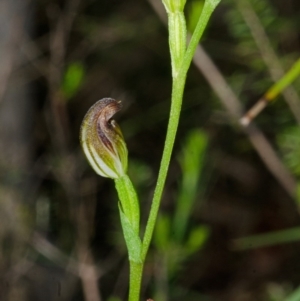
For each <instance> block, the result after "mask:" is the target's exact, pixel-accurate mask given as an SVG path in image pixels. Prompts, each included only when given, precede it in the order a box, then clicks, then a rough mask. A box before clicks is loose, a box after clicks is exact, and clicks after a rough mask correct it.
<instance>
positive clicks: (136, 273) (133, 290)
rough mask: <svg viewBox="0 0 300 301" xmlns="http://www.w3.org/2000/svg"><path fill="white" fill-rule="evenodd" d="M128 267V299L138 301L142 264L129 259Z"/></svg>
mask: <svg viewBox="0 0 300 301" xmlns="http://www.w3.org/2000/svg"><path fill="white" fill-rule="evenodd" d="M129 265H130V266H129V268H130V274H129V278H130V283H129V298H128V300H129V301H139V300H140V291H141V282H142V274H143V264H142V263H136V262H133V261H129Z"/></svg>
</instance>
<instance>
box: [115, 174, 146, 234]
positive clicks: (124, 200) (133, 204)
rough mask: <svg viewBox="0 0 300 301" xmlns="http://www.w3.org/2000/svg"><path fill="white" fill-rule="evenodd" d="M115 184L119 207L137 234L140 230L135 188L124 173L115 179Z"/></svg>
mask: <svg viewBox="0 0 300 301" xmlns="http://www.w3.org/2000/svg"><path fill="white" fill-rule="evenodd" d="M115 185H116V189H117V192H118V196H119V200H120V202H121V208H122V210H123V212H124V214H125V215H126V217H127V218H128V220H129V221H130V223H131V225H132V228H133V229H134V231H135V232H136V233H137V235H139V231H140V208H139V201H138V197H137V195H136V192H135V189H134V187H133V185H132V182H131V180H130V178H129V177H128V176H127V175H125V176H123V177H121V178H118V179H115Z"/></svg>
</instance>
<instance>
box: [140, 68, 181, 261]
mask: <svg viewBox="0 0 300 301" xmlns="http://www.w3.org/2000/svg"><path fill="white" fill-rule="evenodd" d="M183 75H184V76H183ZM184 85H185V74H183V73H180V74H179V75H178V77H177V78H176V79H174V81H173V90H172V104H171V110H170V117H169V123H168V129H167V136H166V140H165V146H164V150H163V156H162V160H161V164H160V169H159V174H158V179H157V183H156V187H155V191H154V196H153V200H152V205H151V209H150V215H149V219H148V222H147V226H146V230H145V235H144V239H143V245H142V260H145V257H146V255H147V251H148V248H149V245H150V241H151V238H152V235H153V230H154V227H155V222H156V218H157V213H158V209H159V206H160V200H161V196H162V192H163V189H164V185H165V181H166V177H167V173H168V168H169V163H170V159H171V155H172V150H173V145H174V141H175V137H176V132H177V127H178V123H179V116H180V109H181V104H182V96H183V90H184Z"/></svg>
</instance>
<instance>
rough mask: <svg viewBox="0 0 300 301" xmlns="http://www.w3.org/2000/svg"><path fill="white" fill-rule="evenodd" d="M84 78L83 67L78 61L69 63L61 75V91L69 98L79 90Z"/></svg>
mask: <svg viewBox="0 0 300 301" xmlns="http://www.w3.org/2000/svg"><path fill="white" fill-rule="evenodd" d="M83 78H84V67H83V64H82V63H80V62H74V63H71V64H70V65H69V66H68V67H67V69H66V71H65V74H64V76H63V82H62V87H61V90H62V93H63V94H64V96H65V98H66V99H67V100H69V99H70V98H71V97H73V96H74V95H75V94H76V93H77V91H78V90H79V88H80V86H81V84H82V82H83Z"/></svg>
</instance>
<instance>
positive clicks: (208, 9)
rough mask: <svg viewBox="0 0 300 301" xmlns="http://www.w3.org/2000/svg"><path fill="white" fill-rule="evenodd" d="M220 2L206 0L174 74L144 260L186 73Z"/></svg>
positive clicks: (170, 147) (167, 163)
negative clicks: (179, 65) (178, 67)
mask: <svg viewBox="0 0 300 301" xmlns="http://www.w3.org/2000/svg"><path fill="white" fill-rule="evenodd" d="M219 2H220V0H206V1H205V4H204V7H203V10H202V13H201V16H200V18H199V21H198V23H197V26H196V28H195V31H194V33H193V36H192V38H191V41H190V43H189V46H188V49H187V51H186V53H185V55H184V57H183V60H182V63H181V67H180V69H179V71H178V73H177V74H175V76H174V74H173V86H172V100H171V110H170V116H169V123H168V129H167V135H166V140H165V145H164V150H163V156H162V160H161V164H160V169H159V174H158V179H157V183H156V187H155V191H154V196H153V200H152V205H151V209H150V214H149V218H148V222H147V226H146V230H145V234H144V239H143V243H142V260H143V261H144V260H145V257H146V255H147V252H148V249H149V245H150V242H151V239H152V235H153V231H154V227H155V222H156V218H157V213H158V209H159V206H160V201H161V197H162V193H163V189H164V185H165V181H166V177H167V173H168V169H169V164H170V159H171V155H172V151H173V146H174V141H175V137H176V133H177V128H178V123H179V117H180V110H181V104H182V97H183V91H184V86H185V80H186V74H187V71H188V69H189V67H190V64H191V61H192V59H193V56H194V53H195V50H196V47H197V45H198V43H199V40H200V38H201V36H202V34H203V31H204V29H205V27H206V26H207V23H208V20H209V18H210V16H211V14H212V12H213V11H214V9H215V8H216V6H217V5H218V3H219ZM169 31H170V29H169ZM171 46H172V43H170V47H171ZM171 52H172V50H171ZM171 58H172V57H171ZM172 66H174V62H172Z"/></svg>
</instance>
